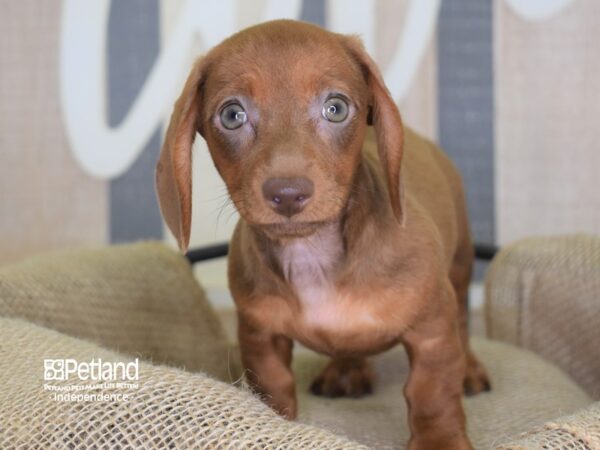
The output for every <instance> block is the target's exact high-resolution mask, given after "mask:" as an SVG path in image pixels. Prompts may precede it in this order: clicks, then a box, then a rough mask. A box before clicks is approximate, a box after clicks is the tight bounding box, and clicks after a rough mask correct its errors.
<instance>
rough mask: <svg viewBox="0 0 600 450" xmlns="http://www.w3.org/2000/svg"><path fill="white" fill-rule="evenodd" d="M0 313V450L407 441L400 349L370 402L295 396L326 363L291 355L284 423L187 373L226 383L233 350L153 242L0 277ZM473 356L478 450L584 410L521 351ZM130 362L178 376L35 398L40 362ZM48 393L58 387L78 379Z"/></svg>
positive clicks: (39, 392)
mask: <svg viewBox="0 0 600 450" xmlns="http://www.w3.org/2000/svg"><path fill="white" fill-rule="evenodd" d="M0 316H9V317H12V318H8V317H6V318H0V405H2V408H0V448H2V449H4V448H18V449H30V448H40V449H46V448H77V449H80V448H82V449H96V448H147V449H152V448H200V449H205V448H206V449H212V448H227V449H230V448H231V449H238V448H239V449H245V448H250V449H251V448H256V449H259V448H260V449H275V448H278V449H284V448H289V449H303V448H315V449H316V448H327V449H337V448H361V447H360V445H365V446H369V447H372V448H377V449H388V448H403V446H404V444H405V443H406V441H407V439H408V428H407V421H406V403H405V399H404V396H403V393H402V389H403V385H404V383H405V381H406V377H407V375H408V364H407V360H406V356H405V354H404V352H403V350H402V349H401V348H400V347H398V348H396V349H394V350H392V351H390V352H386V353H384V354H383V355H380V356H377V357H375V358H374V363H375V368H376V373H377V382H376V385H375V394H374V395H372V396H369V397H365V398H363V399H335V400H333V399H325V398H320V397H314V396H312V395H309V394H308V386H309V384H310V382H311V381H312V380H313V379H314V377H315V376H316V375H317V374H318V373H319V371H320V370H321V369H322V367H323V366H324V365H325V364H326V362H327V359H326V358H324V357H322V356H318V355H315V354H314V353H312V352H308V351H307V350H304V349H301V348H298V349H297V351H296V352H295V357H294V370H295V374H296V381H297V388H298V396H299V403H300V404H299V411H300V422H295V423H290V422H287V421H284V420H282V419H280V418H279V417H278V416H276V415H275V414H274V413H272V412H271V411H270V410H269V409H268V408H267V407H266V406H264V404H263V403H262V402H260V401H259V400H258V399H257V398H256V397H255V396H253V395H252V394H250V393H249V392H247V391H246V390H244V388H243V387H240V386H232V385H231V384H229V383H222V382H219V381H216V380H215V379H213V378H211V377H210V376H208V375H206V374H205V373H192V372H191V371H202V372H206V373H208V374H212V375H213V376H216V377H219V378H220V379H222V380H225V381H232V380H237V379H238V378H237V374H236V368H237V366H236V364H237V360H236V355H237V353H236V352H235V350H233V349H232V348H230V347H229V346H228V345H227V342H226V339H225V337H224V333H223V328H222V325H221V323H220V321H219V318H218V317H217V315H216V314H215V312H214V311H213V310H212V308H211V306H210V304H209V302H208V301H207V300H206V298H205V297H204V294H203V293H202V291H201V289H200V288H199V287H198V285H197V283H196V281H195V280H194V279H193V277H192V275H191V270H190V268H189V265H188V264H187V262H186V261H185V259H184V258H182V257H181V255H179V254H177V253H175V252H173V251H172V250H169V249H167V248H165V247H164V246H162V245H159V244H153V243H142V244H135V245H128V246H118V247H111V248H106V249H98V250H78V251H69V252H62V253H57V254H53V255H48V256H44V257H39V258H35V259H33V260H30V261H27V262H24V263H21V264H19V265H16V266H12V267H7V268H4V269H1V270H0ZM19 318H20V319H19ZM21 319H25V320H27V321H30V322H35V323H37V324H39V325H44V326H46V327H50V328H54V329H55V330H59V331H62V333H59V332H57V331H54V330H49V329H46V328H41V327H39V326H37V325H35V324H33V323H30V322H25V321H24V320H21ZM63 333H64V334H63ZM67 334H70V335H71V336H81V337H83V338H85V339H76V338H74V337H71V336H67ZM86 339H87V340H86ZM90 340H92V341H95V342H96V343H99V344H101V345H102V347H108V348H112V349H115V350H118V351H119V352H120V353H115V352H113V351H109V350H105V349H103V348H102V347H100V346H98V345H96V343H92V342H88V341H90ZM473 347H474V349H475V351H476V353H477V354H478V355H479V357H480V358H481V359H482V361H483V362H484V364H485V365H486V366H487V368H488V370H489V372H490V374H491V379H492V384H493V391H492V392H491V393H486V394H482V395H479V396H476V397H473V398H468V399H465V401H464V403H465V409H466V412H467V417H468V423H469V425H468V427H469V435H470V437H471V439H472V441H473V443H474V445H475V447H476V448H477V449H489V448H494V445H496V444H497V443H501V442H506V441H507V440H509V438H510V437H512V436H515V435H517V434H518V433H522V432H525V431H527V430H528V429H531V427H532V426H541V424H543V423H545V422H547V421H549V420H552V419H554V418H555V417H557V416H559V415H561V414H569V413H572V412H573V411H576V410H578V409H580V408H583V407H585V406H586V405H588V404H589V403H590V398H589V396H588V395H587V394H586V393H585V392H583V391H582V390H581V389H580V388H579V387H578V386H577V385H576V384H575V383H573V382H572V381H571V379H570V378H569V377H568V376H566V375H565V374H564V373H563V372H562V371H560V370H559V369H557V368H556V367H553V366H552V365H550V364H548V363H547V362H545V361H543V360H542V359H541V358H539V357H538V356H536V355H534V354H533V353H531V352H528V351H525V350H519V349H516V348H514V347H512V346H509V345H506V344H502V343H499V342H493V341H488V340H482V339H473ZM136 356H140V357H141V358H146V359H150V360H152V362H154V363H163V362H164V363H167V364H169V365H175V366H180V367H184V368H186V369H188V370H189V371H183V370H180V369H178V368H175V367H168V366H161V365H156V364H150V363H149V362H147V361H143V360H142V361H140V368H139V375H140V379H139V381H138V382H137V384H138V387H137V388H131V387H130V388H116V387H104V388H99V387H95V388H94V389H92V390H90V391H85V392H86V393H88V394H105V395H110V394H116V393H119V392H121V393H123V392H126V393H128V394H129V395H131V399H130V400H128V401H123V400H117V399H108V400H105V401H96V400H89V401H81V402H64V401H59V400H56V399H54V398H53V395H54V394H55V392H54V391H49V390H45V389H44V383H45V382H44V380H43V374H44V359H54V358H73V359H75V360H77V361H80V362H88V361H90V360H91V359H92V358H95V359H98V358H100V359H102V360H103V361H119V362H124V361H127V358H132V357H136ZM234 374H236V376H233V375H234ZM48 384H51V385H53V386H58V387H60V388H62V389H66V388H68V387H71V388H72V386H73V385H77V384H81V382H78V381H74V380H73V379H71V380H68V381H60V382H59V381H53V382H49V383H48ZM84 384H85V383H84ZM124 389H125V391H124ZM61 393H62V394H64V393H68V391H61ZM590 420H594V418H593V417H591V418H590ZM324 430H327V431H324ZM331 433H334V434H331ZM556 433H563V434H564V432H563V431H560V430H559V431H556V432H555V434H556ZM563 437H564V436H563ZM362 448H366V447H362ZM550 448H552V447H550ZM573 448H577V447H573Z"/></svg>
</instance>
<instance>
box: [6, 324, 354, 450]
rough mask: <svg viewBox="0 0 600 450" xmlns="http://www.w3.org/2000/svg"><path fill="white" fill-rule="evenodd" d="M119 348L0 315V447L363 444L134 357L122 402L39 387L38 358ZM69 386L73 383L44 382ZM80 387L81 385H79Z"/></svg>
mask: <svg viewBox="0 0 600 450" xmlns="http://www.w3.org/2000/svg"><path fill="white" fill-rule="evenodd" d="M53 358H73V359H75V360H77V361H79V362H83V361H90V360H91V359H92V358H95V359H101V360H102V361H103V362H108V361H117V362H128V361H130V359H129V358H127V357H126V356H124V355H120V354H118V353H115V352H112V351H109V350H105V349H102V348H101V347H99V346H97V345H95V344H93V343H90V342H87V341H84V340H81V339H76V338H72V337H70V336H67V335H64V334H61V333H58V332H56V331H54V330H48V329H45V328H42V327H39V326H37V325H34V324H31V323H27V322H24V321H21V320H19V319H3V318H0V405H2V408H1V409H0V448H2V449H22V450H32V449H40V450H42V449H43V450H47V449H71V448H72V449H78V450H79V449H83V450H91V449H123V450H125V449H161V450H162V449H167V448H173V449H203V450H204V449H265V450H270V449H361V448H363V449H364V448H365V447H363V446H360V445H358V444H356V443H353V442H351V441H349V440H347V439H345V438H343V437H339V436H336V435H334V434H332V433H330V432H328V431H324V430H322V429H319V428H317V427H312V426H308V425H304V424H301V423H297V422H289V421H286V420H284V419H282V418H280V417H279V416H277V415H276V414H275V413H274V412H273V411H272V410H270V409H269V408H268V407H266V406H265V405H264V404H263V403H262V402H261V401H260V400H259V399H258V398H257V397H255V396H254V395H252V394H251V393H249V392H247V391H246V390H244V389H242V388H238V387H235V386H232V385H230V384H226V383H223V382H221V381H217V380H214V379H212V378H210V377H208V376H206V375H204V374H201V373H190V372H186V371H183V370H180V369H177V368H173V367H168V366H159V365H152V364H149V363H146V362H140V363H139V380H138V381H137V384H138V388H137V389H134V388H129V389H124V390H119V389H117V388H114V389H103V390H102V391H100V390H92V391H87V392H88V393H89V394H93V393H99V392H102V393H104V394H111V393H117V392H127V393H129V394H130V395H131V398H130V399H129V400H128V401H122V400H121V401H117V400H109V401H102V402H99V401H83V402H61V401H57V400H54V399H53V398H52V395H53V394H54V391H49V390H45V389H44V383H45V382H44V381H43V377H44V375H43V374H44V360H45V359H53ZM47 383H48V384H51V385H52V386H59V387H63V388H64V387H66V386H73V385H75V384H82V383H81V382H80V381H78V380H73V379H69V380H66V381H52V382H47ZM83 384H85V383H83Z"/></svg>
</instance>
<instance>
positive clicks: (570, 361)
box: [486, 235, 600, 399]
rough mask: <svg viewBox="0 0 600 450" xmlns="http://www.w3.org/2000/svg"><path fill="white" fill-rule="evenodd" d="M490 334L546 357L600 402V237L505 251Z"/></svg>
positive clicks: (492, 289)
mask: <svg viewBox="0 0 600 450" xmlns="http://www.w3.org/2000/svg"><path fill="white" fill-rule="evenodd" d="M486 322H487V332H488V336H489V337H491V338H494V339H500V340H503V341H506V342H510V343H512V344H515V345H518V346H520V347H524V348H527V349H530V350H532V351H534V352H535V353H537V354H539V355H542V356H543V357H545V358H547V359H548V360H550V361H552V362H554V363H555V364H557V365H559V366H560V367H562V368H563V369H564V370H565V371H566V372H568V373H569V374H570V375H571V376H572V377H573V378H574V379H575V381H577V382H578V383H579V384H580V385H581V386H583V387H584V388H585V389H586V390H587V392H588V393H589V394H590V395H591V396H592V397H594V398H595V399H599V398H600V346H599V345H598V343H599V342H600V237H594V236H588V235H574V236H563V237H547V238H546V237H536V238H530V239H525V240H523V241H519V242H517V243H515V244H513V245H510V246H507V247H506V248H504V249H503V250H502V251H501V252H500V253H499V254H498V255H497V256H496V258H495V259H494V261H493V262H492V264H491V267H490V270H489V272H488V276H487V280H486Z"/></svg>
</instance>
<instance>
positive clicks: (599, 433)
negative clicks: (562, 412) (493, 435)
mask: <svg viewBox="0 0 600 450" xmlns="http://www.w3.org/2000/svg"><path fill="white" fill-rule="evenodd" d="M521 449H523V450H545V449H554V450H600V402H597V403H594V404H593V405H592V406H590V407H588V408H586V409H584V410H581V411H578V412H577V413H575V414H572V415H570V416H566V417H561V418H559V419H556V420H553V421H552V422H548V423H545V424H544V425H543V426H541V427H537V428H534V429H533V430H531V431H528V432H526V433H524V434H523V435H521V436H520V437H519V438H518V439H515V440H513V441H511V442H509V443H506V444H503V445H500V446H499V447H498V450H521Z"/></svg>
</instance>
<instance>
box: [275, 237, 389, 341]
mask: <svg viewBox="0 0 600 450" xmlns="http://www.w3.org/2000/svg"><path fill="white" fill-rule="evenodd" d="M279 257H280V263H281V268H282V271H283V275H284V277H285V279H286V281H287V282H288V283H289V285H290V287H291V289H292V290H293V291H294V293H295V296H296V298H297V300H298V303H299V311H297V312H296V314H295V315H294V326H293V328H294V330H295V331H296V336H295V338H296V339H298V340H300V341H302V342H303V343H304V344H305V345H307V346H309V347H312V348H314V349H315V350H318V351H325V352H332V351H335V350H340V351H342V350H347V349H355V350H359V349H362V347H364V346H365V345H366V343H367V342H368V343H369V345H371V344H377V345H380V344H381V342H378V341H380V340H382V341H385V340H387V339H389V338H390V336H389V333H388V331H389V330H387V329H386V324H385V321H384V320H382V319H381V318H380V317H379V315H378V313H377V311H376V309H375V306H374V305H375V303H376V302H374V301H372V300H373V299H371V298H364V297H361V295H364V293H363V294H359V293H356V292H353V290H352V289H348V288H346V289H342V288H340V287H339V286H338V283H337V282H336V280H337V277H338V275H339V273H340V271H341V270H342V267H341V264H342V257H343V243H342V241H341V238H338V237H336V236H335V235H326V236H321V237H320V238H318V237H317V238H314V239H312V240H311V241H306V240H299V241H298V242H295V243H292V244H290V245H288V246H286V247H285V248H284V249H282V251H281V253H280V255H279ZM375 336H380V338H379V339H378V338H376V337H375Z"/></svg>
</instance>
